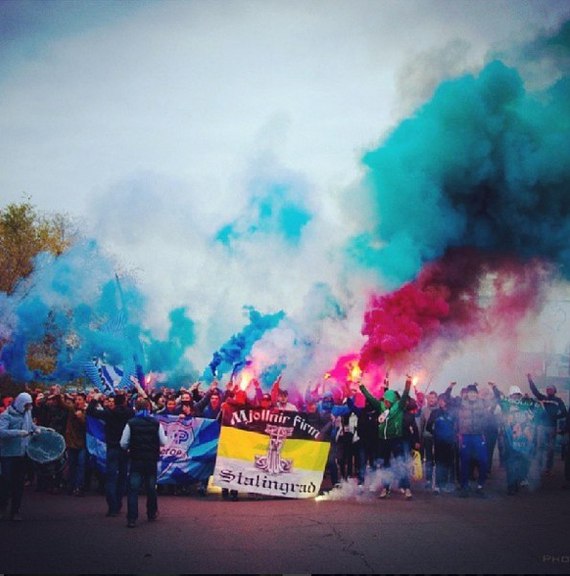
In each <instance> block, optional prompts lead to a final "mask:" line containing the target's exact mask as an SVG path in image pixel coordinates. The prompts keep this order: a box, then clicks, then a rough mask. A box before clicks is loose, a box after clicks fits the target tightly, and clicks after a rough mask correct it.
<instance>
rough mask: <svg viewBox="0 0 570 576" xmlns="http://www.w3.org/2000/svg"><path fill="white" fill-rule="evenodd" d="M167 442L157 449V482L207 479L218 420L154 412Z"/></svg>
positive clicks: (211, 464)
mask: <svg viewBox="0 0 570 576" xmlns="http://www.w3.org/2000/svg"><path fill="white" fill-rule="evenodd" d="M155 418H156V419H157V420H158V421H159V422H160V425H161V426H162V427H163V428H164V431H165V432H166V436H167V438H168V443H167V444H166V446H162V447H161V449H160V460H159V462H158V477H157V482H158V484H189V483H193V482H196V481H198V480H207V479H208V478H209V477H210V476H211V475H212V473H213V471H214V464H215V462H216V450H217V448H218V438H219V435H220V423H219V422H218V421H217V420H210V419H208V418H193V417H188V418H179V417H178V416H162V415H155Z"/></svg>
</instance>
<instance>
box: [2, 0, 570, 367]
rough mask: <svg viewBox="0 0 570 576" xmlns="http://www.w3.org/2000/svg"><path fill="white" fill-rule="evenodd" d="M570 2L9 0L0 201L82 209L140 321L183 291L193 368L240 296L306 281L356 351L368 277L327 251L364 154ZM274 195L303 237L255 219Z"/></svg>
mask: <svg viewBox="0 0 570 576" xmlns="http://www.w3.org/2000/svg"><path fill="white" fill-rule="evenodd" d="M569 16H570V3H568V2H565V1H556V2H555V1H547V0H538V1H524V0H517V1H485V2H483V1H480V2H478V1H462V0H398V1H392V0H376V1H363V0H345V1H340V0H322V1H320V0H309V1H307V0H303V1H296V0H286V1H285V0H281V1H273V0H259V1H237V0H236V1H229V0H228V1H214V0H210V1H208V0H201V1H192V0H186V1H177V0H169V1H162V2H155V1H136V2H134V1H133V2H108V1H104V0H97V1H93V2H92V1H88V0H82V1H65V0H59V1H58V0H52V1H35V2H34V1H27V0H18V1H11V0H3V1H2V2H1V3H0V38H1V40H0V41H1V44H0V207H3V206H4V205H6V204H8V203H10V202H19V201H21V200H22V199H23V198H25V197H30V198H31V200H32V203H33V204H35V205H36V206H37V207H38V208H39V209H40V210H45V211H48V212H64V213H67V214H69V215H70V216H71V217H73V218H74V219H76V220H77V221H78V222H79V223H80V227H81V229H82V230H83V231H84V232H85V233H86V234H88V235H90V236H93V237H95V238H97V239H98V240H99V241H100V242H101V244H102V245H103V246H104V247H105V248H106V249H108V250H109V252H110V253H111V254H113V255H114V257H116V258H117V261H118V262H119V263H120V264H119V266H120V267H121V268H122V269H124V270H131V271H134V273H135V274H136V275H137V277H138V282H139V284H140V286H141V289H142V290H143V291H145V292H146V293H147V294H148V295H149V298H150V301H151V304H150V306H149V317H148V324H149V325H150V326H155V327H156V328H157V329H160V327H164V325H165V322H164V319H165V318H166V316H167V314H168V312H169V311H170V310H171V309H172V308H173V307H177V306H187V307H188V309H189V313H190V315H191V317H192V318H193V319H194V320H195V321H196V322H197V325H198V331H199V340H200V343H199V344H198V345H197V346H196V349H195V350H194V351H193V352H192V353H191V354H192V356H193V361H194V362H195V363H196V364H197V365H198V366H199V365H201V364H203V363H204V362H207V360H208V359H209V357H210V356H211V353H212V351H213V350H214V349H215V348H216V347H217V346H218V345H219V344H220V343H221V342H223V341H225V339H227V338H228V337H229V336H231V334H232V333H234V332H235V331H237V330H239V329H240V327H241V325H243V323H244V318H243V312H242V306H244V305H252V306H254V307H256V308H257V309H259V310H260V311H262V312H263V313H274V312H276V311H278V310H285V311H286V313H287V314H288V315H290V316H292V317H293V318H295V317H297V318H306V313H307V312H306V310H307V306H310V298H311V295H312V294H314V287H315V285H326V286H328V287H330V289H331V290H332V293H333V294H334V295H335V297H336V298H337V299H338V300H339V301H341V302H342V303H343V304H344V305H345V307H346V310H347V311H348V312H347V314H348V316H347V320H346V325H344V326H343V327H342V330H340V331H339V333H334V332H330V331H329V333H328V335H327V336H326V337H325V336H323V339H324V340H327V338H328V339H329V341H328V342H324V345H327V346H328V345H330V346H331V347H332V348H337V350H343V349H344V350H348V349H349V348H350V347H351V346H358V344H359V343H360V342H361V336H360V333H359V330H360V324H361V321H362V310H363V307H364V306H365V303H366V302H365V294H366V291H367V290H368V289H369V288H370V286H371V285H373V284H374V282H375V280H374V279H371V278H370V277H368V276H366V275H365V274H363V275H360V276H358V277H355V278H351V277H349V278H347V274H348V272H347V269H346V267H345V265H344V263H343V262H342V258H341V255H340V254H339V252H338V248H339V247H340V246H342V244H343V242H344V241H345V239H346V238H347V237H348V236H350V235H351V234H353V233H355V232H357V231H358V230H359V228H360V227H361V226H363V225H365V221H366V203H365V201H363V203H362V204H360V203H359V202H360V200H361V199H360V198H359V194H358V181H359V178H360V176H361V174H362V164H361V161H360V160H361V157H362V155H363V154H364V153H365V152H366V151H367V150H369V149H371V148H374V147H377V146H378V145H379V143H380V142H381V141H382V138H383V137H385V135H386V134H387V133H388V132H389V131H390V129H392V128H393V127H394V126H396V125H397V124H398V123H399V122H400V121H401V120H402V119H403V118H405V117H407V116H409V115H410V114H412V113H413V111H414V109H415V108H416V107H417V106H419V105H420V104H422V103H423V102H424V101H425V100H427V99H429V97H430V96H431V94H432V91H433V89H434V88H435V86H436V85H437V84H438V83H439V82H440V81H442V80H443V79H446V78H450V77H454V76H457V75H460V74H463V73H466V72H475V71H477V70H478V69H480V68H481V67H482V66H483V64H484V63H485V62H486V61H487V60H488V59H489V57H490V54H492V53H495V52H503V51H504V52H508V50H509V47H511V46H514V45H517V44H520V43H524V42H526V41H529V40H531V39H532V38H533V37H534V35H536V34H537V33H540V32H542V31H547V30H552V29H555V28H556V27H557V26H558V25H559V24H560V23H561V22H562V21H564V20H565V19H567V18H568V17H569ZM529 81H531V78H530V77H529ZM276 191H277V192H278V193H279V191H281V192H280V193H283V194H285V196H286V201H284V202H285V203H286V204H287V205H289V204H288V203H291V205H293V206H295V209H296V210H298V217H299V218H301V219H302V218H305V219H306V220H307V222H308V223H307V226H305V227H304V229H303V230H304V231H303V235H302V237H300V238H297V240H298V242H291V239H292V237H288V238H285V241H284V239H283V230H280V229H278V227H276V228H275V229H270V230H269V232H268V233H265V234H259V233H258V231H259V228H260V222H259V221H258V220H256V219H255V218H253V219H252V217H251V213H252V211H253V210H254V209H258V208H259V206H260V205H263V198H265V197H266V196H268V195H270V194H272V193H273V194H275V193H276ZM227 227H230V229H231V232H232V233H233V234H234V235H235V234H237V235H241V238H242V239H243V241H242V242H241V243H234V244H232V249H231V250H228V249H227V246H224V245H223V243H222V244H220V242H216V241H215V239H216V238H220V234H221V232H222V231H223V230H224V229H226V231H227V230H228V228H227ZM252 230H253V231H254V232H252ZM271 232H275V234H272V233H271ZM294 232H295V231H291V230H288V233H289V234H293V237H294ZM297 232H298V230H297ZM244 238H245V239H244ZM293 239H294V238H293Z"/></svg>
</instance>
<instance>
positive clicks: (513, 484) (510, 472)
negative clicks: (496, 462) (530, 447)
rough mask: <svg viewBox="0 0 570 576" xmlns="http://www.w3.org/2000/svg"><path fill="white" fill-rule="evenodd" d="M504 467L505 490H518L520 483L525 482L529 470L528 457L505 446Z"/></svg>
mask: <svg viewBox="0 0 570 576" xmlns="http://www.w3.org/2000/svg"><path fill="white" fill-rule="evenodd" d="M505 466H506V469H507V488H508V489H509V491H516V490H518V488H519V486H520V483H521V482H522V481H523V480H526V478H527V476H528V470H529V468H530V459H529V457H528V456H525V455H524V454H521V453H520V452H517V451H516V450H513V449H512V448H511V447H510V446H506V450H505Z"/></svg>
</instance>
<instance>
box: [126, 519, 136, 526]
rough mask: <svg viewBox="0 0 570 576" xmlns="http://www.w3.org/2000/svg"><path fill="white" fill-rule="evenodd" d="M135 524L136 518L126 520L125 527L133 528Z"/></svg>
mask: <svg viewBox="0 0 570 576" xmlns="http://www.w3.org/2000/svg"><path fill="white" fill-rule="evenodd" d="M136 525H137V522H136V520H129V521H128V522H127V528H134V527H135V526H136Z"/></svg>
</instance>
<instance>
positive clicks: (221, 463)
mask: <svg viewBox="0 0 570 576" xmlns="http://www.w3.org/2000/svg"><path fill="white" fill-rule="evenodd" d="M329 450H330V443H329V442H328V440H325V439H323V437H322V434H321V430H319V428H318V427H316V426H315V425H314V424H312V423H311V420H309V419H308V416H307V414H303V413H301V412H275V411H273V410H264V409H261V408H244V409H238V410H235V411H234V412H233V413H232V414H231V417H228V418H227V421H224V423H223V424H222V429H221V432H220V439H219V444H218V455H217V458H216V466H215V470H214V484H215V485H216V486H218V487H220V488H228V489H230V490H237V491H238V492H239V491H241V492H249V493H256V494H265V495H269V496H282V497H287V498H314V497H315V496H317V495H318V493H319V490H320V487H321V483H322V481H323V475H324V470H325V466H326V463H327V458H328V453H329Z"/></svg>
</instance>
